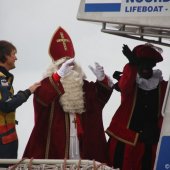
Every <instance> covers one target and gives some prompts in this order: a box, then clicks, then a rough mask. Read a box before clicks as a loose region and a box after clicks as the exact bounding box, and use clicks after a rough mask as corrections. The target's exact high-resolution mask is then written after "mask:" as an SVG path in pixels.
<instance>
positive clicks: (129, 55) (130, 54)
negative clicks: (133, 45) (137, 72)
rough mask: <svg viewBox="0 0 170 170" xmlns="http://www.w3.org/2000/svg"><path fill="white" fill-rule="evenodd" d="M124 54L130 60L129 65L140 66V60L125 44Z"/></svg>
mask: <svg viewBox="0 0 170 170" xmlns="http://www.w3.org/2000/svg"><path fill="white" fill-rule="evenodd" d="M122 53H123V54H124V55H125V56H126V58H127V59H128V60H129V63H131V64H135V65H138V64H139V59H138V58H137V57H136V56H135V55H134V54H133V52H132V51H131V50H130V48H129V47H128V46H127V45H125V44H123V47H122Z"/></svg>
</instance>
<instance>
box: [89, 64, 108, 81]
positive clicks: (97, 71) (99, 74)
mask: <svg viewBox="0 0 170 170" xmlns="http://www.w3.org/2000/svg"><path fill="white" fill-rule="evenodd" d="M89 68H90V70H91V71H92V72H93V73H94V75H95V76H96V77H97V80H99V81H102V80H103V79H104V78H105V73H104V69H103V67H102V66H101V65H99V63H95V68H93V67H92V66H89Z"/></svg>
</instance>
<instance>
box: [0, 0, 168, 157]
mask: <svg viewBox="0 0 170 170" xmlns="http://www.w3.org/2000/svg"><path fill="white" fill-rule="evenodd" d="M79 3H80V0H0V39H1V40H8V41H10V42H12V43H13V44H14V45H15V46H16V47H17V51H18V52H17V58H18V60H17V62H16V68H15V69H14V70H12V71H11V72H12V73H13V74H14V75H15V79H14V89H15V92H17V91H18V90H24V89H26V88H27V87H29V86H30V85H31V84H33V83H34V82H35V81H39V80H40V79H41V78H42V74H43V73H44V72H45V70H46V68H47V67H48V65H49V64H50V62H51V59H50V57H49V55H48V47H49V42H50V39H51V37H52V35H53V33H54V32H55V30H56V29H57V27H58V26H62V27H63V28H64V29H65V30H66V31H67V32H68V33H69V35H70V37H71V38H72V41H73V44H74V47H75V53H76V57H75V59H76V61H77V62H78V63H79V64H80V65H81V66H82V67H83V69H84V72H85V73H86V75H87V79H88V80H89V81H95V76H94V75H93V73H92V72H91V71H90V70H89V69H88V65H92V66H93V65H94V62H98V63H99V64H101V65H103V66H104V68H105V72H106V74H108V75H109V76H112V74H113V72H114V71H115V70H122V68H123V66H124V65H125V64H126V63H127V59H126V58H125V57H124V56H123V55H122V52H121V51H122V45H123V44H128V45H129V47H130V48H131V49H132V48H134V47H135V46H136V45H139V44H143V43H144V42H140V41H136V40H130V39H127V38H121V37H118V36H113V35H110V34H105V33H102V32H101V31H100V30H101V28H102V27H101V25H99V24H94V23H90V22H84V21H78V20H77V19H76V15H77V12H78V7H79ZM162 48H163V50H164V52H163V56H164V61H163V62H162V63H159V64H158V65H157V66H156V67H157V68H159V69H161V70H162V71H163V76H164V78H165V80H168V79H169V72H170V71H169V66H168V65H169V63H170V49H169V48H167V47H162ZM119 102H120V96H119V93H117V92H113V94H112V96H111V98H110V100H109V102H108V103H107V105H106V106H105V108H104V111H103V121H104V126H105V129H106V128H107V126H108V125H109V123H110V120H111V118H112V116H113V114H114V112H115V110H116V109H117V107H118V105H119ZM16 115H17V120H18V121H19V125H18V126H17V132H18V137H19V152H18V157H19V158H21V157H22V154H23V151H24V148H25V145H26V143H27V141H28V138H29V136H30V133H31V131H32V128H33V124H34V120H33V118H34V113H33V105H32V97H30V98H29V100H28V101H27V102H26V103H24V104H23V105H22V106H21V107H20V108H18V109H17V114H16Z"/></svg>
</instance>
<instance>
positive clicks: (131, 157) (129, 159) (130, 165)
mask: <svg viewBox="0 0 170 170" xmlns="http://www.w3.org/2000/svg"><path fill="white" fill-rule="evenodd" d="M136 74H137V68H136V66H134V65H131V64H127V65H126V66H125V67H124V70H123V74H122V77H121V78H120V80H119V82H118V83H119V88H120V90H121V105H120V106H119V108H118V109H117V111H116V113H115V114H114V116H113V118H112V120H111V123H110V125H109V127H108V128H107V130H106V133H107V134H108V135H109V137H110V138H109V142H108V148H109V161H110V163H109V165H110V166H114V158H115V153H116V149H117V146H118V144H120V143H121V144H123V145H124V152H123V156H122V158H123V160H122V168H121V170H132V169H133V170H141V164H140V163H139V162H140V161H141V159H142V156H143V153H144V148H145V146H144V144H143V143H142V142H139V132H136V131H134V130H132V129H130V127H129V126H130V123H131V119H132V115H133V112H134V108H135V104H136V102H137V101H136V97H137V96H136V95H137V87H136ZM166 87H167V82H166V81H164V80H163V81H161V82H160V84H159V85H158V88H159V94H158V99H155V100H158V101H159V106H158V108H159V110H158V111H157V113H158V115H157V117H158V119H157V122H156V124H157V128H158V131H160V130H161V125H162V120H163V117H162V114H161V108H162V104H163V99H164V96H165V92H166ZM151 102H152V101H151ZM148 117H149V116H148ZM148 130H149V129H148ZM156 147H157V144H154V145H153V146H152V166H153V165H154V160H155V154H156ZM117 154H119V155H120V154H122V153H120V152H119V153H117ZM115 168H117V167H115ZM119 168H120V167H119Z"/></svg>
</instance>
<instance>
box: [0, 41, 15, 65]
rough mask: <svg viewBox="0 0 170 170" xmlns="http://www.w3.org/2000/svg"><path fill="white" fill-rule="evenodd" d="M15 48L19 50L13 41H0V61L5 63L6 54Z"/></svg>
mask: <svg viewBox="0 0 170 170" xmlns="http://www.w3.org/2000/svg"><path fill="white" fill-rule="evenodd" d="M13 50H15V51H17V50H16V47H15V46H14V45H13V44H12V43H10V42H8V41H5V40H1V41H0V62H2V63H5V61H6V56H9V55H10V54H11V52H12V51H13Z"/></svg>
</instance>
